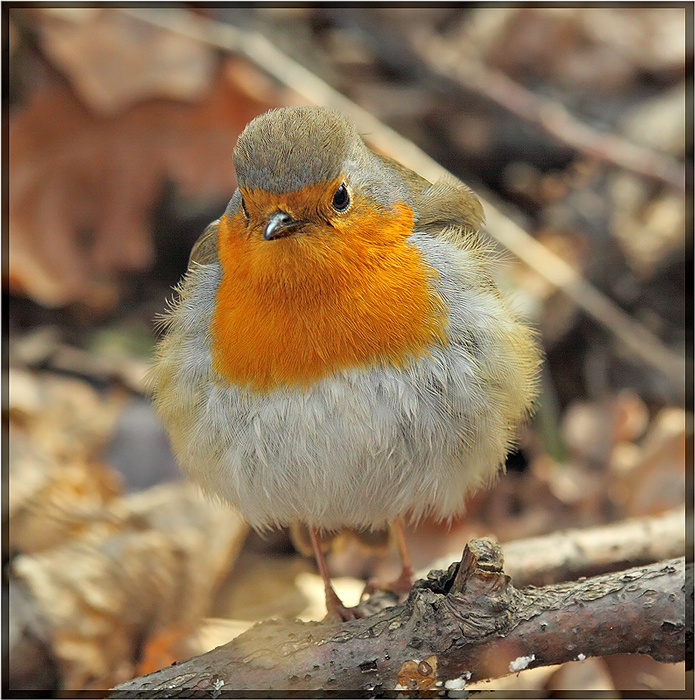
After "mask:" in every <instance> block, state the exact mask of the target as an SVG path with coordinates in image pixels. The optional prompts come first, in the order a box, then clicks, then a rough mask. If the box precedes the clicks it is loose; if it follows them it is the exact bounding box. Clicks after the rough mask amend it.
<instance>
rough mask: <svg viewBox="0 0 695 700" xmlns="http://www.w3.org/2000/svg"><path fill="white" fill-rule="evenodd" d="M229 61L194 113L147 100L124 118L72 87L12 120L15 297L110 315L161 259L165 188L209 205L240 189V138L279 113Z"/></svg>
mask: <svg viewBox="0 0 695 700" xmlns="http://www.w3.org/2000/svg"><path fill="white" fill-rule="evenodd" d="M237 73H239V74H240V75H243V78H242V79H247V78H246V72H245V71H244V70H240V69H239V63H238V62H235V61H233V60H232V61H229V62H227V63H226V64H225V65H224V67H223V68H222V69H221V70H219V71H218V74H217V76H216V77H215V78H214V80H212V81H211V85H210V89H209V91H208V94H207V95H206V96H205V97H204V98H202V99H200V100H198V101H197V102H192V103H187V102H177V101H174V100H164V99H159V100H156V99H148V100H146V101H144V102H139V103H137V104H134V105H132V106H131V107H129V108H127V109H125V110H124V111H122V112H120V113H119V114H117V115H111V116H104V115H99V114H97V113H95V112H94V111H92V110H90V109H89V108H88V107H86V106H85V105H84V104H82V103H81V102H80V100H79V99H78V98H77V97H76V96H75V94H74V93H73V92H72V91H71V90H70V88H69V87H67V86H66V85H64V84H59V83H56V84H54V85H53V86H51V87H50V88H46V89H45V90H41V91H39V92H37V93H36V94H34V95H32V96H31V97H30V98H29V99H28V100H27V102H26V103H25V104H24V105H23V106H22V107H21V108H19V109H18V110H17V111H16V113H15V114H14V115H13V118H12V120H11V123H10V129H9V131H10V141H9V144H10V148H9V174H10V178H9V180H10V187H9V229H10V236H9V269H8V279H9V285H10V290H11V291H14V292H22V293H24V294H27V295H28V296H31V297H32V298H33V299H35V300H36V301H38V302H40V303H41V304H43V305H45V306H49V307H56V306H62V305H65V304H68V303H71V302H80V303H82V304H85V305H86V306H89V307H91V308H94V309H101V310H105V309H108V308H111V307H113V305H114V304H115V303H116V301H117V299H118V295H119V283H120V281H121V277H122V275H123V274H124V273H125V272H128V271H132V270H142V269H144V268H146V267H147V266H148V265H149V264H150V263H151V262H152V259H153V255H154V251H153V248H152V240H151V226H152V215H153V211H154V207H155V205H156V203H157V199H158V197H159V195H160V194H161V190H162V187H163V186H164V184H165V182H173V183H174V184H175V185H176V186H177V188H178V191H179V193H180V194H181V196H183V197H189V198H196V199H198V200H206V199H207V200H211V199H215V198H225V197H228V196H231V193H232V192H233V190H234V187H235V180H234V173H233V169H232V160H231V152H232V148H233V145H234V142H235V140H236V137H237V136H238V134H239V132H240V131H241V129H242V128H243V127H244V125H245V124H246V123H247V122H248V121H249V120H250V119H252V118H253V117H254V116H255V115H256V114H258V113H260V112H262V111H264V110H265V109H267V108H268V107H270V106H271V104H270V103H268V102H265V103H262V102H261V101H260V100H259V98H258V97H250V96H249V95H248V94H247V93H246V92H245V91H244V90H243V89H242V88H241V87H239V85H238V83H237V81H236V75H237Z"/></svg>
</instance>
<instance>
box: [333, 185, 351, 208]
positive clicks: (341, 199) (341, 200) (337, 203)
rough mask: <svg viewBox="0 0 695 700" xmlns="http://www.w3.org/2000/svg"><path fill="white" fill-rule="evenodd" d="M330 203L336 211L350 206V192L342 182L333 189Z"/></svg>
mask: <svg viewBox="0 0 695 700" xmlns="http://www.w3.org/2000/svg"><path fill="white" fill-rule="evenodd" d="M331 204H332V206H333V209H335V210H336V211H345V210H346V209H347V208H348V207H349V206H350V193H349V192H348V188H347V187H346V186H345V185H344V184H341V185H340V187H339V188H338V189H337V190H336V191H335V194H334V195H333V201H332V202H331Z"/></svg>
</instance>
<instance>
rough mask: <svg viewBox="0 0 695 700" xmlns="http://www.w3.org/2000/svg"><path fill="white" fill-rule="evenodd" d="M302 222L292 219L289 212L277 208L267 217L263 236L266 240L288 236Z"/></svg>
mask: <svg viewBox="0 0 695 700" xmlns="http://www.w3.org/2000/svg"><path fill="white" fill-rule="evenodd" d="M302 223H304V222H303V221H297V220H295V219H293V218H292V217H291V216H290V215H289V214H287V213H286V212H284V211H281V210H279V209H278V211H276V212H274V213H273V214H271V215H270V216H269V217H268V223H267V224H266V227H265V231H264V232H263V238H265V240H266V241H274V240H275V239H276V238H284V237H285V236H289V234H290V233H292V232H293V231H294V230H295V229H296V228H297V226H299V225H300V224H302Z"/></svg>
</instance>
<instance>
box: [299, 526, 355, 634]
mask: <svg viewBox="0 0 695 700" xmlns="http://www.w3.org/2000/svg"><path fill="white" fill-rule="evenodd" d="M309 537H311V546H312V547H313V548H314V556H315V557H316V564H317V565H318V567H319V573H320V574H321V578H322V579H323V586H324V588H325V589H326V609H327V610H328V615H327V617H335V616H336V615H337V616H338V617H339V618H340V619H341V620H343V621H344V622H345V621H347V620H355V619H357V618H359V617H364V613H363V612H361V611H360V610H358V609H357V608H347V607H345V605H343V602H342V601H341V600H340V598H338V594H337V593H336V592H335V589H334V588H333V584H332V583H331V577H330V575H329V574H328V567H327V566H326V560H325V559H324V557H323V552H322V551H321V542H320V541H319V536H318V533H317V532H316V528H315V527H314V526H313V525H311V526H309Z"/></svg>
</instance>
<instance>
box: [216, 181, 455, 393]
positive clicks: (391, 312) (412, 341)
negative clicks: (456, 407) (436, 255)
mask: <svg viewBox="0 0 695 700" xmlns="http://www.w3.org/2000/svg"><path fill="white" fill-rule="evenodd" d="M307 189H309V188H304V190H307ZM261 194H262V193H261ZM311 194H312V193H311V192H306V191H303V190H300V191H298V192H295V193H290V195H292V196H291V197H290V199H289V201H286V202H285V204H284V206H286V207H287V208H289V209H291V207H292V204H293V201H298V202H301V201H306V200H307V196H308V195H311ZM313 194H315V193H313ZM285 196H287V195H285ZM275 197H277V195H276V196H275ZM256 204H258V196H257V198H256ZM261 204H263V203H262V202H261ZM412 226H413V215H412V211H411V210H410V208H409V207H408V206H406V205H405V204H401V205H398V206H397V207H396V211H395V212H394V211H392V210H388V209H384V208H381V207H378V206H374V205H372V204H370V203H369V202H368V201H365V200H362V201H360V200H359V199H356V200H355V201H354V203H353V206H352V207H351V209H350V210H349V211H348V212H347V213H346V214H345V215H340V216H339V217H336V218H335V220H334V221H333V225H332V226H331V225H329V224H328V223H319V222H318V221H316V222H315V223H308V224H306V226H305V227H304V228H303V230H301V231H298V232H296V233H294V234H292V235H290V236H288V237H286V238H282V239H278V240H274V241H265V240H263V237H262V234H261V233H260V232H259V231H257V230H248V229H247V224H246V220H245V218H244V216H243V214H241V213H239V214H238V215H236V216H234V217H231V218H230V217H226V216H225V217H223V218H222V219H221V221H220V224H219V229H218V242H217V247H218V254H219V260H220V264H221V266H222V279H221V281H220V285H219V287H218V290H217V297H216V305H215V311H214V313H213V316H212V320H211V324H210V331H211V339H212V358H213V366H214V368H215V369H216V370H217V372H219V373H220V374H221V375H222V376H223V377H225V378H226V379H228V380H229V381H230V382H232V383H233V384H238V385H242V386H249V387H250V388H252V389H255V390H268V389H272V388H274V387H277V386H280V385H307V384H309V383H310V382H312V381H314V380H316V379H318V378H319V377H322V376H324V375H326V374H328V373H330V372H331V371H334V370H337V369H342V368H348V367H355V366H365V365H373V364H376V363H379V362H384V363H393V364H396V365H399V364H402V363H403V362H404V361H405V360H407V359H408V358H409V357H412V356H420V355H422V354H424V353H425V352H427V349H426V348H427V346H428V345H430V344H431V343H432V342H435V341H436V340H437V339H441V338H442V336H443V328H444V324H445V314H444V310H443V308H442V304H441V301H440V299H439V298H438V297H437V296H436V295H435V294H433V293H432V291H431V289H430V284H429V283H430V280H431V277H432V276H433V275H434V274H435V273H434V271H433V270H432V269H431V268H429V267H428V266H427V265H425V263H424V261H423V259H422V257H421V255H420V253H419V251H417V250H416V249H415V248H413V247H412V246H410V245H408V244H407V243H406V241H405V239H406V237H407V236H408V235H409V234H410V233H411V231H412Z"/></svg>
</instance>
